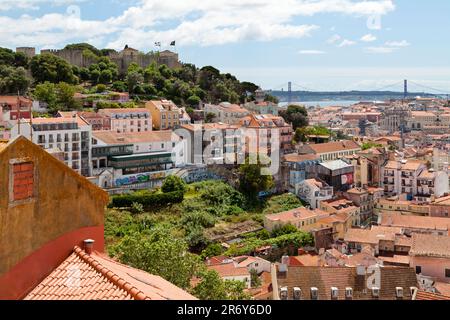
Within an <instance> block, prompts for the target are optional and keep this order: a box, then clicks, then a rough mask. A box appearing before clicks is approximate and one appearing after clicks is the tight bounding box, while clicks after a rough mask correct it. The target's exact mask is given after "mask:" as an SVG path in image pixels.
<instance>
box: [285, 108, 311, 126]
mask: <svg viewBox="0 0 450 320" xmlns="http://www.w3.org/2000/svg"><path fill="white" fill-rule="evenodd" d="M280 116H282V117H283V118H284V120H285V121H286V122H288V123H292V126H293V128H294V130H296V129H297V128H303V127H307V126H308V123H309V121H308V111H307V110H306V108H305V107H303V106H297V105H290V106H288V107H287V110H283V111H281V112H280Z"/></svg>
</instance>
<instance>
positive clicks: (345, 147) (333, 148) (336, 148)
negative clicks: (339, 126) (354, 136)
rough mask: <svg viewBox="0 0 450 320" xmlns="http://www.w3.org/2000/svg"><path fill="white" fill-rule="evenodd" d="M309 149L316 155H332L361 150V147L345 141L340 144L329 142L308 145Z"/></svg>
mask: <svg viewBox="0 0 450 320" xmlns="http://www.w3.org/2000/svg"><path fill="white" fill-rule="evenodd" d="M308 147H309V148H311V149H312V150H313V152H314V153H316V154H323V153H331V152H340V151H349V150H360V149H361V148H360V146H359V145H358V144H357V143H356V142H354V141H350V140H344V141H339V142H328V143H321V144H310V145H308Z"/></svg>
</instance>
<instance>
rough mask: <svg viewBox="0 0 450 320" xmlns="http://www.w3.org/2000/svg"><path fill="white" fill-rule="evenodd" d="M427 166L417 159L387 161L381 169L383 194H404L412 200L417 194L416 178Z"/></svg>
mask: <svg viewBox="0 0 450 320" xmlns="http://www.w3.org/2000/svg"><path fill="white" fill-rule="evenodd" d="M426 168H427V166H426V165H425V163H424V162H422V161H418V160H395V161H389V162H388V163H387V164H386V166H385V167H384V169H383V177H384V179H383V186H384V191H385V195H387V196H395V195H397V196H400V195H405V197H406V200H412V199H413V197H414V196H415V195H417V191H418V184H417V181H418V180H417V179H418V178H419V176H420V174H421V173H422V172H423V171H425V170H426Z"/></svg>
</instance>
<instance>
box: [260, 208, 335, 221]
mask: <svg viewBox="0 0 450 320" xmlns="http://www.w3.org/2000/svg"><path fill="white" fill-rule="evenodd" d="M328 215H329V214H328V213H326V212H324V211H322V210H319V209H316V210H310V209H306V208H303V207H302V208H297V209H293V210H289V211H285V212H280V213H275V214H269V215H266V219H268V220H271V221H285V222H293V223H294V222H296V221H301V220H304V219H309V218H321V217H325V216H328Z"/></svg>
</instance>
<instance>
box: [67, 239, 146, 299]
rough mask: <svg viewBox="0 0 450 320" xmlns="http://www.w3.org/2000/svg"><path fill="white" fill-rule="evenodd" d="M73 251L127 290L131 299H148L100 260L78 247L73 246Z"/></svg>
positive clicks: (116, 284) (115, 283)
mask: <svg viewBox="0 0 450 320" xmlns="http://www.w3.org/2000/svg"><path fill="white" fill-rule="evenodd" d="M74 252H75V254H76V255H77V256H78V257H79V258H80V259H81V260H83V261H84V262H85V263H87V264H88V265H89V266H91V267H92V268H94V270H95V271H97V272H98V273H100V274H102V275H103V276H104V277H105V278H106V279H108V280H109V281H111V282H112V283H113V284H114V285H115V286H117V287H118V288H119V289H122V290H124V291H125V292H127V293H128V294H129V295H130V296H131V297H132V298H133V299H135V300H147V299H149V298H148V297H147V295H146V294H145V293H144V292H142V291H141V290H139V289H138V288H136V287H135V286H133V285H132V284H131V283H129V282H127V281H126V280H124V279H123V278H121V277H120V276H118V275H117V274H115V273H114V272H113V271H111V270H109V269H108V268H107V267H105V266H103V265H102V264H101V263H100V262H98V261H97V260H95V259H94V258H92V257H91V256H90V255H88V254H87V253H86V252H85V251H84V250H82V249H81V248H80V247H78V246H75V248H74Z"/></svg>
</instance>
